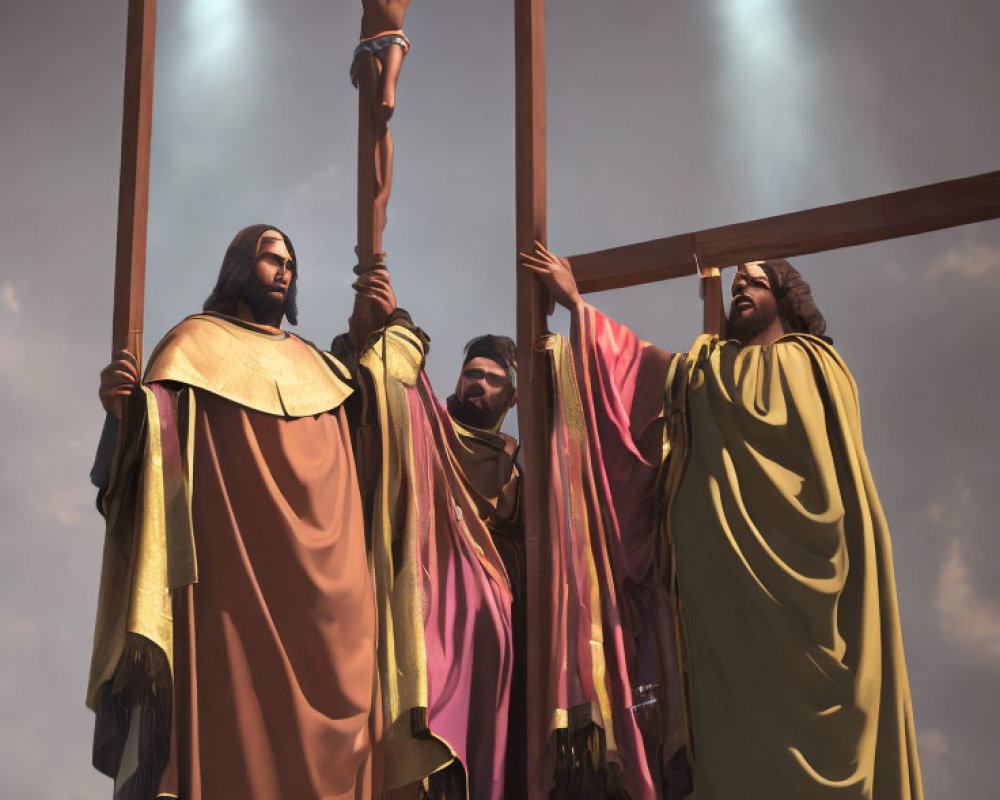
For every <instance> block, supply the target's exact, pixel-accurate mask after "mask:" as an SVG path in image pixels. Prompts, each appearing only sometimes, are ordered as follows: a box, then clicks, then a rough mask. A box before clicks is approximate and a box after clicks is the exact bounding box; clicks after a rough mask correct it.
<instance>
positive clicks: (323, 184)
mask: <svg viewBox="0 0 1000 800" xmlns="http://www.w3.org/2000/svg"><path fill="white" fill-rule="evenodd" d="M347 180H348V177H347V173H346V170H345V169H344V167H343V165H342V164H341V163H339V162H336V161H335V162H332V163H330V164H329V165H327V166H326V167H324V168H323V169H321V170H319V171H317V172H314V173H313V174H312V175H310V176H309V177H308V178H306V179H305V180H304V181H302V182H301V183H300V184H299V185H298V186H296V187H295V188H294V189H293V190H292V191H291V192H290V193H289V195H288V197H287V199H286V200H285V207H286V210H287V212H289V213H297V214H301V213H303V212H306V211H312V210H315V209H316V208H317V207H321V208H327V207H328V205H329V202H330V199H331V198H333V200H334V201H335V202H336V201H338V200H342V199H343V198H344V197H350V193H349V192H348V193H344V192H343V191H342V189H343V187H344V184H345V182H346V181H347Z"/></svg>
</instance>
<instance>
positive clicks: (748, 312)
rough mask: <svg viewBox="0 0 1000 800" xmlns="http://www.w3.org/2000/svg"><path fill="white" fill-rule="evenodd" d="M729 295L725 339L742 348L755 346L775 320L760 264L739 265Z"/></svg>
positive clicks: (774, 308) (774, 306)
mask: <svg viewBox="0 0 1000 800" xmlns="http://www.w3.org/2000/svg"><path fill="white" fill-rule="evenodd" d="M732 294H733V300H732V303H730V305H729V324H728V331H727V333H728V335H729V336H730V337H731V338H733V339H738V340H739V341H740V342H742V343H743V344H758V343H759V342H755V341H754V340H755V339H756V338H758V337H759V336H760V335H761V334H762V333H764V332H765V331H766V330H767V329H768V328H770V327H771V326H772V325H775V323H776V322H777V320H778V304H777V302H776V301H775V299H774V294H773V292H772V291H771V282H770V281H769V280H768V277H767V273H766V272H764V269H763V268H762V267H761V265H760V262H759V261H751V262H750V263H748V264H741V265H740V267H739V269H738V270H737V272H736V277H734V278H733V287H732ZM779 335H780V331H779Z"/></svg>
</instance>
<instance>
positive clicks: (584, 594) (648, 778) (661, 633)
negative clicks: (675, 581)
mask: <svg viewBox="0 0 1000 800" xmlns="http://www.w3.org/2000/svg"><path fill="white" fill-rule="evenodd" d="M547 349H548V351H549V356H550V361H551V365H552V376H553V406H552V416H551V428H550V430H549V454H548V462H549V464H548V467H549V474H550V480H549V483H550V487H551V489H550V491H549V497H548V537H547V541H548V545H549V547H548V551H547V556H548V559H547V564H546V567H545V568H546V569H547V570H549V571H550V573H551V575H550V576H549V577H550V580H549V581H548V582H547V585H549V586H551V587H552V588H551V592H552V593H551V595H550V596H549V597H548V598H546V600H547V601H548V609H547V611H548V614H547V616H548V622H549V643H550V648H551V652H550V654H549V658H548V664H549V667H548V709H547V713H549V714H551V718H552V719H553V720H554V723H553V735H554V737H555V746H554V747H553V749H552V752H553V756H554V763H553V764H552V765H551V767H552V770H553V774H554V776H555V783H556V793H555V796H557V797H572V796H574V794H573V791H574V789H573V787H574V786H575V785H576V784H577V783H578V782H579V781H580V780H586V777H585V776H582V775H580V774H579V769H580V768H579V764H581V763H583V762H584V761H585V759H584V758H583V757H582V753H584V752H587V751H590V752H593V751H594V750H595V749H596V750H597V751H598V752H601V754H602V758H601V763H602V769H605V770H606V771H607V775H606V776H605V779H606V780H607V781H608V783H609V784H610V785H612V786H614V785H615V784H618V785H620V788H621V789H623V790H624V791H625V792H626V793H627V794H628V795H629V796H631V797H633V798H657V797H680V796H683V794H682V793H680V792H679V791H674V790H673V788H672V787H674V786H676V785H677V783H676V782H674V783H673V784H671V781H672V779H673V778H675V777H676V776H673V775H672V772H671V767H672V765H674V764H675V761H674V756H675V755H676V754H677V753H678V752H680V751H681V749H682V747H683V742H684V724H683V711H682V702H681V700H680V677H679V668H678V663H677V658H676V634H675V631H676V628H675V625H674V611H673V606H672V603H671V601H670V598H669V594H668V591H667V587H666V584H665V582H664V581H663V580H662V576H661V575H660V572H659V561H658V559H657V558H656V555H657V552H658V550H659V549H660V548H658V542H659V540H660V529H661V525H660V521H661V518H662V512H661V510H662V496H661V495H662V491H661V487H662V486H663V481H662V480H661V472H662V468H663V465H664V462H665V461H666V458H667V456H668V454H669V441H668V440H667V439H666V437H665V426H664V396H665V387H666V384H667V382H668V379H669V373H670V369H671V366H672V364H673V362H674V359H673V357H672V356H671V354H669V353H666V352H664V351H662V350H658V349H657V348H655V347H653V346H652V345H650V344H648V343H646V342H643V341H642V340H640V339H639V338H638V337H637V336H635V334H634V333H632V332H631V331H630V330H628V329H627V328H625V327H624V326H622V325H618V324H617V323H615V322H613V321H612V320H610V319H608V318H607V317H605V316H603V315H602V314H600V313H599V312H598V311H597V310H596V309H594V308H592V307H590V306H586V307H584V308H583V309H582V311H581V313H580V314H579V315H578V316H577V317H576V318H575V319H574V326H573V335H572V340H571V341H566V340H565V339H562V338H560V337H550V338H549V340H548V342H547ZM681 760H682V759H681ZM685 788H686V786H685Z"/></svg>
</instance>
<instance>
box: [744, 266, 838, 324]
mask: <svg viewBox="0 0 1000 800" xmlns="http://www.w3.org/2000/svg"><path fill="white" fill-rule="evenodd" d="M760 266H761V268H762V269H763V270H764V274H765V275H767V280H768V282H769V283H770V284H771V293H772V294H773V295H774V300H775V303H777V306H778V314H779V316H781V317H782V318H783V319H784V320H785V322H787V323H788V327H789V328H791V329H792V331H794V332H795V333H811V334H813V335H814V336H823V334H824V333H826V320H825V319H824V318H823V315H822V314H821V313H820V310H819V308H818V307H817V305H816V301H815V300H813V296H812V289H810V288H809V284H808V283H806V281H805V279H804V278H803V277H802V275H800V274H799V271H798V270H797V269H795V267H793V266H792V265H791V264H789V263H788V262H787V261H785V259H783V258H772V259H771V260H770V261H761V262H760ZM824 338H826V337H824Z"/></svg>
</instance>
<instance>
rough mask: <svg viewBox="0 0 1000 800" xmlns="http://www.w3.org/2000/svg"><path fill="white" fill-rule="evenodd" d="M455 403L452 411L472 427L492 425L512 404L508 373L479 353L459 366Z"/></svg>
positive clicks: (512, 387) (512, 389)
mask: <svg viewBox="0 0 1000 800" xmlns="http://www.w3.org/2000/svg"><path fill="white" fill-rule="evenodd" d="M455 398H456V399H457V400H458V403H457V405H456V407H455V408H453V409H452V415H453V416H454V417H455V418H456V419H458V421H459V422H464V423H465V424H467V425H471V426H473V427H474V428H492V427H493V426H495V425H496V424H497V423H498V422H499V421H500V418H501V417H502V416H503V415H504V414H505V413H506V411H507V410H508V409H509V408H510V407H511V406H513V405H514V386H513V384H512V383H511V379H510V375H509V374H508V373H507V370H505V369H504V368H503V367H501V366H500V365H499V364H498V363H497V362H496V361H494V360H493V359H491V358H486V357H484V356H479V357H477V358H473V359H470V360H469V361H468V362H466V364H465V366H464V367H462V374H461V375H459V377H458V384H457V385H456V386H455Z"/></svg>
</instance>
